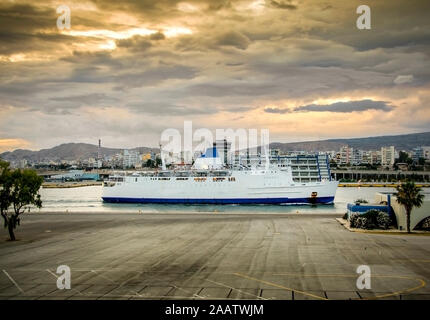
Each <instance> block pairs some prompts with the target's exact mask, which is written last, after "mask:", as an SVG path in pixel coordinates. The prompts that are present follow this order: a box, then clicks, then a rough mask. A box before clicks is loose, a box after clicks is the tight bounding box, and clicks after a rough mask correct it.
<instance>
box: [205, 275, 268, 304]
mask: <svg viewBox="0 0 430 320" xmlns="http://www.w3.org/2000/svg"><path fill="white" fill-rule="evenodd" d="M204 280H206V281H209V282H212V283H214V284H217V285H219V286H222V287H225V288H228V289H231V290H236V291H239V292H240V293H243V294H247V295H250V296H253V297H255V298H257V299H260V300H269V299H266V298H263V297H260V296H257V295H255V294H252V293H249V292H245V291H242V290H240V289H236V288H233V287H230V286H228V285H226V284H223V283H221V282H217V281H213V280H209V279H204ZM211 299H212V298H211Z"/></svg>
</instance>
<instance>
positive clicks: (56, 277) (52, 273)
mask: <svg viewBox="0 0 430 320" xmlns="http://www.w3.org/2000/svg"><path fill="white" fill-rule="evenodd" d="M46 271H48V272H49V273H50V274H51V275H53V276H54V277H55V279H58V276H57V275H56V274H55V273H54V272H52V271H51V270H49V269H46ZM58 290H59V289H58ZM70 290H73V291H76V292H77V293H79V294H80V295H83V296H84V295H85V294H83V293H82V292H80V291H79V290H76V289H75V288H70ZM54 291H55V290H54ZM54 291H52V292H54ZM52 292H50V293H52ZM48 294H49V293H48Z"/></svg>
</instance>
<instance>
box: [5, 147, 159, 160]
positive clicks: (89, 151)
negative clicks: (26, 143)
mask: <svg viewBox="0 0 430 320" xmlns="http://www.w3.org/2000/svg"><path fill="white" fill-rule="evenodd" d="M122 150H123V149H116V148H103V147H102V148H101V154H102V155H106V156H109V155H113V154H115V153H119V152H121V151H122ZM132 150H138V151H139V152H140V153H146V152H151V151H156V152H157V151H158V149H155V148H147V147H139V148H134V149H132ZM97 154H98V146H97V145H93V144H88V143H64V144H60V145H59V146H56V147H53V148H50V149H41V150H39V151H31V150H23V149H17V150H14V151H12V152H4V153H2V154H0V158H2V159H4V160H7V161H17V160H21V159H26V160H28V161H37V162H38V161H42V160H78V159H88V158H97Z"/></svg>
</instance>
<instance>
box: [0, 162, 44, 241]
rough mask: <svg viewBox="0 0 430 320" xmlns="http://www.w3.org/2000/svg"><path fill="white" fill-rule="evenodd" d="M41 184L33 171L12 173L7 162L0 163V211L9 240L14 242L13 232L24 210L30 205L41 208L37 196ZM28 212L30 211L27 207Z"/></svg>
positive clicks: (38, 196)
mask: <svg viewBox="0 0 430 320" xmlns="http://www.w3.org/2000/svg"><path fill="white" fill-rule="evenodd" d="M42 182H43V178H42V177H40V176H38V175H37V174H36V172H35V171H34V170H31V169H24V170H21V169H16V170H13V171H12V170H10V168H9V164H8V163H7V162H6V163H5V162H4V161H0V201H1V203H0V209H1V216H2V217H3V219H4V227H5V228H8V231H9V236H10V240H12V241H14V240H15V234H14V230H15V229H16V227H17V225H19V224H20V215H21V214H22V213H23V212H24V211H25V209H26V208H27V207H28V206H30V205H33V206H36V207H37V208H41V207H42V200H41V199H40V194H39V189H40V186H41V185H42ZM11 207H12V210H11ZM28 210H29V211H30V208H29V207H28Z"/></svg>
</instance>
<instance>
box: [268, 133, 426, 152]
mask: <svg viewBox="0 0 430 320" xmlns="http://www.w3.org/2000/svg"><path fill="white" fill-rule="evenodd" d="M344 145H348V146H350V147H353V148H356V149H361V150H378V149H381V147H384V146H394V147H395V148H396V149H397V150H409V151H410V150H412V149H413V148H415V147H419V146H428V145H430V132H423V133H412V134H402V135H396V136H379V137H367V138H351V139H328V140H321V141H305V142H294V143H279V142H274V143H271V144H270V148H276V149H280V150H281V151H284V152H285V151H331V150H339V149H340V148H341V147H342V146H344Z"/></svg>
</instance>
